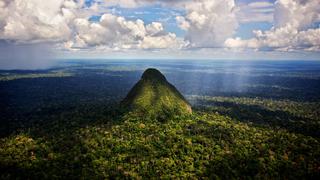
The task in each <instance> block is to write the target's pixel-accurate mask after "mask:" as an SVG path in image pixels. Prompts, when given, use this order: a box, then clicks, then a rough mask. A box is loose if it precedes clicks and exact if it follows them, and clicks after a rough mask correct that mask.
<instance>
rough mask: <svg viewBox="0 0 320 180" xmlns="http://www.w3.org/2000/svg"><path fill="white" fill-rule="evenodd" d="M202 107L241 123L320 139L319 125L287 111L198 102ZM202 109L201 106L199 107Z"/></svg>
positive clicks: (224, 103)
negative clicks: (264, 126) (265, 126)
mask: <svg viewBox="0 0 320 180" xmlns="http://www.w3.org/2000/svg"><path fill="white" fill-rule="evenodd" d="M198 103H199V104H202V105H210V107H205V108H204V109H210V110H213V111H217V112H219V113H220V114H222V115H227V116H230V117H232V118H233V119H236V120H238V121H241V122H246V123H254V124H257V125H267V126H270V127H273V128H283V129H287V130H288V131H290V132H294V133H300V134H304V135H307V136H313V137H320V131H319V129H320V127H319V125H317V124H315V123H313V122H314V120H312V119H309V118H304V117H298V116H294V115H292V114H290V113H288V112H285V111H279V110H276V111H272V110H268V109H266V108H263V107H261V106H258V105H244V104H236V103H232V102H208V101H200V102H198ZM197 108H198V109H202V108H201V106H198V107H197Z"/></svg>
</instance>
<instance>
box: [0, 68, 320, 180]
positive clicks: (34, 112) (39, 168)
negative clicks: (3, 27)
mask: <svg viewBox="0 0 320 180" xmlns="http://www.w3.org/2000/svg"><path fill="white" fill-rule="evenodd" d="M158 66H159V67H160V68H161V69H164V70H163V71H164V72H165V73H164V74H166V77H167V79H168V80H169V82H171V83H172V84H174V85H175V86H176V87H177V89H179V90H180V92H182V94H184V95H185V97H186V99H187V100H188V101H189V102H190V103H191V105H192V114H188V113H186V114H181V113H176V112H174V110H173V111H170V112H168V110H166V109H165V110H163V111H158V112H157V114H158V116H153V115H150V114H146V113H145V112H141V111H133V110H131V109H124V108H123V107H121V106H119V103H120V102H121V100H122V99H123V98H124V97H125V95H126V94H127V93H128V92H129V90H130V89H131V88H132V86H133V85H134V84H135V83H136V82H137V81H138V80H139V78H140V76H141V73H142V72H141V71H140V70H139V69H138V70H137V69H130V67H126V68H123V67H122V65H121V66H116V65H114V64H111V65H110V66H109V65H94V66H90V65H87V64H86V65H83V66H82V65H76V66H70V67H69V66H68V67H66V68H62V69H53V70H52V71H50V70H49V71H45V72H44V71H39V72H37V71H32V72H12V71H10V72H2V76H3V77H2V79H6V80H5V81H1V82H0V87H1V88H0V97H1V101H0V107H1V112H0V115H1V117H0V119H1V134H0V135H1V140H0V179H125V178H127V179H153V178H163V179H318V178H319V177H320V161H319V159H320V138H319V137H320V128H319V126H320V120H319V114H320V110H319V107H320V101H319V98H318V97H319V96H318V94H319V93H317V89H318V87H319V84H320V83H319V82H320V80H319V78H317V76H316V75H315V74H312V78H311V77H310V76H309V75H308V74H305V73H303V72H294V73H293V74H288V76H285V75H286V73H282V74H281V76H279V77H274V76H265V74H268V71H261V72H260V73H261V77H260V79H256V78H257V74H255V76H254V77H251V78H252V79H250V81H249V80H248V82H247V84H248V83H249V85H250V87H251V86H255V84H264V85H263V86H255V87H257V88H259V89H247V90H246V91H244V90H243V89H241V88H240V90H239V91H236V90H234V89H229V87H230V88H232V87H233V86H232V83H233V84H235V83H234V81H230V83H231V84H230V85H229V84H228V85H224V86H225V87H227V89H228V90H226V89H219V88H220V87H221V86H220V85H221V84H219V82H220V79H221V74H220V72H219V73H218V74H210V76H209V75H208V74H202V73H200V74H199V73H198V72H196V73H195V74H193V77H194V78H190V79H189V77H191V75H187V77H185V76H186V75H185V72H174V71H176V67H175V68H173V70H172V71H170V69H169V67H171V68H172V67H174V66H173V65H170V66H168V67H167V66H164V65H158ZM132 67H134V68H137V67H139V68H141V67H140V66H139V65H133V66H132ZM132 67H131V68H132ZM165 67H167V68H165ZM179 67H180V66H179ZM142 68H143V67H142ZM183 68H184V69H188V68H191V67H185V66H184V67H183ZM58 71H59V72H63V73H65V75H61V76H60V75H59V76H57V77H55V76H51V74H52V73H53V72H58ZM6 73H7V74H6ZM300 73H301V74H303V76H299V77H298V78H296V77H295V75H298V74H300ZM17 74H19V77H23V78H13V77H9V76H10V75H12V76H14V77H17ZM34 74H37V75H34ZM43 74H49V75H48V76H46V75H45V76H43ZM5 76H6V77H5ZM234 76H235V77H233V76H230V74H228V75H226V77H227V79H233V80H235V79H236V76H238V74H235V75H234ZM284 76H285V77H284ZM232 77H233V78H232ZM305 77H307V78H305ZM203 78H207V79H205V80H206V81H205V80H203V81H201V82H199V83H200V84H201V83H202V86H196V85H195V84H193V85H194V86H195V87H191V86H192V84H187V83H185V82H194V81H196V80H201V79H203ZM278 78H279V79H278ZM292 78H294V79H292ZM305 83H308V88H306V89H304V87H305V86H306V84H305ZM246 86H247V85H246ZM275 86H276V87H284V88H276V89H275V88H274V87H275ZM238 88H239V87H238ZM288 88H289V90H288ZM301 89H303V90H304V91H301ZM269 92H270V93H269ZM287 92H290V93H287ZM159 117H160V118H159ZM163 117H165V118H163Z"/></svg>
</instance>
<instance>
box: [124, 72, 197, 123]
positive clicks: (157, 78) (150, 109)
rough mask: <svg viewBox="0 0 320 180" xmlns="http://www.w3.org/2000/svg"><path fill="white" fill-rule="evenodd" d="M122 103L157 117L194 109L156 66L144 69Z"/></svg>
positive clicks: (187, 112)
mask: <svg viewBox="0 0 320 180" xmlns="http://www.w3.org/2000/svg"><path fill="white" fill-rule="evenodd" d="M121 105H122V106H124V107H126V108H129V109H131V110H136V111H142V112H145V113H148V114H151V115H153V116H155V117H157V116H163V115H172V114H190V113H192V109H191V106H190V104H189V103H188V101H187V100H186V99H185V98H184V97H183V96H182V94H181V93H180V92H179V91H178V90H177V89H176V88H175V87H174V86H173V85H172V84H170V83H169V82H168V81H167V79H166V78H165V76H164V75H163V74H162V73H161V72H160V71H158V70H157V69H154V68H149V69H147V70H145V71H144V73H143V74H142V77H141V79H140V80H139V81H138V82H137V83H136V84H135V85H134V86H133V88H132V89H131V90H130V92H129V93H128V95H127V96H126V98H124V100H123V101H122V102H121Z"/></svg>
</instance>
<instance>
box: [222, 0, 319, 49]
mask: <svg viewBox="0 0 320 180" xmlns="http://www.w3.org/2000/svg"><path fill="white" fill-rule="evenodd" d="M319 21H320V6H319V0H278V1H276V3H275V13H274V27H272V29H270V30H267V31H261V30H256V31H254V34H255V36H254V38H251V39H247V40H242V39H241V38H229V39H227V40H226V41H225V46H226V47H230V48H253V49H267V50H279V51H295V50H305V51H319V50H320V27H319V26H318V27H314V25H315V23H316V22H319Z"/></svg>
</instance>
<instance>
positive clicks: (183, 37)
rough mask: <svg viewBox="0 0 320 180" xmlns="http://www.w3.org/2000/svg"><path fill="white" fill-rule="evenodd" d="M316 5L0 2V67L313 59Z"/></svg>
mask: <svg viewBox="0 0 320 180" xmlns="http://www.w3.org/2000/svg"><path fill="white" fill-rule="evenodd" d="M318 6H319V0H277V1H273V0H272V1H271V0H250V1H249V0H184V1H182V0H175V1H168V0H85V1H83V0H46V1H43V0H28V1H23V3H21V0H11V1H5V0H0V53H1V55H2V56H1V57H0V61H1V63H2V64H5V63H6V62H7V61H8V62H9V61H12V59H20V60H22V59H41V58H43V57H45V58H48V59H61V58H63V59H65V58H101V59H103V58H106V59H112V58H125V59H130V58H132V59H136V58H144V59H146V58H151V59H152V58H154V57H157V58H164V59H175V58H177V59H178V58H179V59H190V58H192V59H274V60H276V59H295V60H319V59H320V27H319V24H320V9H319V8H317V7H318ZM12 12H15V13H12ZM40 47H41V53H40V52H38V51H37V50H38V49H39V48H40ZM31 50H32V51H31ZM30 51H31V52H32V54H30V53H29V52H30ZM43 52H45V53H43ZM38 56H40V58H39V57H38ZM3 62H4V63H3ZM0 68H1V64H0Z"/></svg>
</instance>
